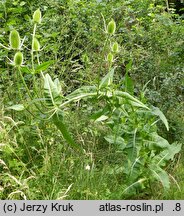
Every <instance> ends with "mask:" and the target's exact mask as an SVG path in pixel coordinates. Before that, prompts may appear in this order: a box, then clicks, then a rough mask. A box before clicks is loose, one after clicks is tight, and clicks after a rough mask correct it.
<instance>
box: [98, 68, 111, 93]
mask: <svg viewBox="0 0 184 216" xmlns="http://www.w3.org/2000/svg"><path fill="white" fill-rule="evenodd" d="M113 76H114V68H112V70H111V71H110V72H109V73H108V74H107V75H106V76H105V77H104V78H103V79H102V80H101V82H100V85H99V89H102V88H106V87H107V86H109V85H111V84H112V82H113Z"/></svg>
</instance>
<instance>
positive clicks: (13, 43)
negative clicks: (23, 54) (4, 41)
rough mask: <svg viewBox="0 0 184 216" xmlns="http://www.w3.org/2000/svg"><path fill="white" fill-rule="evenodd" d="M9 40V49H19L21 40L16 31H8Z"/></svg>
mask: <svg viewBox="0 0 184 216" xmlns="http://www.w3.org/2000/svg"><path fill="white" fill-rule="evenodd" d="M9 42H10V47H11V49H16V50H19V49H20V43H21V41H20V35H19V33H18V31H16V30H12V31H11V32H10V37H9Z"/></svg>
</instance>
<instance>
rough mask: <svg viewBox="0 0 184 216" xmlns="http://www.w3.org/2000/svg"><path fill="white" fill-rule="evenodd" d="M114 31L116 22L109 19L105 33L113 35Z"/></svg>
mask: <svg viewBox="0 0 184 216" xmlns="http://www.w3.org/2000/svg"><path fill="white" fill-rule="evenodd" d="M115 31H116V23H115V21H114V20H111V21H110V22H109V23H108V25H107V33H108V34H110V35H113V34H114V33H115Z"/></svg>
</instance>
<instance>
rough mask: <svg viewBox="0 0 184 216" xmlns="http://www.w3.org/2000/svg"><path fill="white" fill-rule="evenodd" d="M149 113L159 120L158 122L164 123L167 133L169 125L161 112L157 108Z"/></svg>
mask: <svg viewBox="0 0 184 216" xmlns="http://www.w3.org/2000/svg"><path fill="white" fill-rule="evenodd" d="M151 112H152V113H153V114H154V115H156V116H158V117H159V118H160V120H161V121H162V122H163V123H164V125H165V127H166V129H167V131H169V124H168V121H167V119H166V117H165V115H164V114H163V112H162V111H161V110H160V109H159V108H158V107H153V108H152V110H151Z"/></svg>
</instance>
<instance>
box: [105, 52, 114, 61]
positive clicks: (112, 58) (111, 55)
mask: <svg viewBox="0 0 184 216" xmlns="http://www.w3.org/2000/svg"><path fill="white" fill-rule="evenodd" d="M113 60H114V56H113V54H112V53H109V54H108V55H107V61H108V62H109V63H112V62H113Z"/></svg>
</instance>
